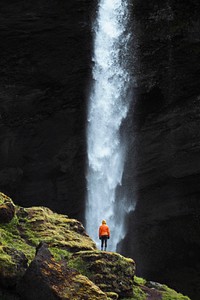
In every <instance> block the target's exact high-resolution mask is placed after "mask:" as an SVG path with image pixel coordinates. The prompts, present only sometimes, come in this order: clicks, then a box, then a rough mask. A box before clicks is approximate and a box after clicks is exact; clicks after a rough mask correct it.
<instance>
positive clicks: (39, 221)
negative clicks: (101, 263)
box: [0, 193, 96, 286]
mask: <svg viewBox="0 0 200 300" xmlns="http://www.w3.org/2000/svg"><path fill="white" fill-rule="evenodd" d="M5 203H11V204H12V206H13V207H14V208H15V209H14V211H15V214H14V216H13V218H12V219H11V220H10V222H9V223H0V265H1V268H0V280H1V282H2V283H4V285H5V286H11V285H12V286H13V285H16V282H17V281H18V279H19V278H20V277H21V276H22V275H23V272H24V270H25V269H26V268H27V266H25V261H26V264H27V261H28V262H29V263H30V262H31V261H32V260H33V258H34V256H35V249H36V247H37V245H38V244H39V243H40V242H41V241H43V242H46V243H47V244H48V246H49V249H50V251H51V252H52V254H53V255H54V256H55V259H57V260H61V259H66V260H67V259H69V257H70V255H71V253H73V252H76V251H80V250H95V249H96V245H95V243H94V242H93V241H92V239H91V238H90V237H89V236H88V235H87V234H86V232H85V229H84V227H83V226H82V224H81V223H80V222H79V221H77V220H75V219H70V218H68V217H67V216H66V215H60V214H57V213H54V212H52V211H51V210H50V209H48V208H46V207H31V208H22V207H18V206H15V205H14V203H13V202H12V200H11V199H10V198H9V197H7V196H5V195H4V194H2V193H0V205H4V204H5ZM22 257H23V259H22ZM20 258H21V259H20Z"/></svg>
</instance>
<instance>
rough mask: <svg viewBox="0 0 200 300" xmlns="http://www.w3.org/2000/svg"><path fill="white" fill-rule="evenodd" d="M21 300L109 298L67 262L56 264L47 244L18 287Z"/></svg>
mask: <svg viewBox="0 0 200 300" xmlns="http://www.w3.org/2000/svg"><path fill="white" fill-rule="evenodd" d="M18 293H19V294H20V295H21V299H22V300H35V299H40V300H46V299H48V300H59V299H60V300H70V299H73V300H84V299H85V300H87V299H90V300H97V299H99V300H106V299H107V296H106V294H105V293H103V292H102V291H101V290H100V288H99V287H97V286H96V285H95V284H94V283H93V282H92V281H90V280H89V279H88V278H87V277H85V276H83V275H81V274H80V273H79V272H78V271H77V270H75V269H72V268H69V267H68V266H67V265H66V263H65V262H56V261H55V260H54V258H53V256H52V254H51V253H50V251H49V250H48V247H47V245H46V244H45V243H41V244H40V245H39V247H38V249H37V252H36V256H35V258H34V260H33V261H32V262H31V264H30V266H29V268H28V269H27V271H26V273H25V275H24V276H23V278H22V280H21V282H20V283H19V285H18Z"/></svg>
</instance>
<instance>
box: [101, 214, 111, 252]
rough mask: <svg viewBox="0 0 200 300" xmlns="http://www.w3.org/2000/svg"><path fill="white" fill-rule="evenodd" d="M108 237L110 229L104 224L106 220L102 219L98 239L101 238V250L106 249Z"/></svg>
mask: <svg viewBox="0 0 200 300" xmlns="http://www.w3.org/2000/svg"><path fill="white" fill-rule="evenodd" d="M109 238H110V229H109V227H108V225H107V224H106V220H103V221H102V224H101V226H100V227H99V239H100V240H101V250H103V247H104V250H105V251H106V248H107V240H108V239H109Z"/></svg>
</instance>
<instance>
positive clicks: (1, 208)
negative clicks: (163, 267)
mask: <svg viewBox="0 0 200 300" xmlns="http://www.w3.org/2000/svg"><path fill="white" fill-rule="evenodd" d="M9 204H10V205H9ZM5 206H7V207H10V210H11V211H13V207H14V216H13V218H12V219H11V220H7V222H5V218H3V217H2V216H3V215H4V213H5V214H6V212H5ZM0 213H1V214H0V298H1V299H4V300H35V299H39V300H46V299H50V300H56V299H57V300H58V299H60V300H72V299H73V300H97V299H98V300H117V299H124V300H125V299H126V300H146V299H148V300H161V299H163V300H164V299H177V300H190V299H189V298H188V297H186V296H183V295H181V294H178V293H177V292H175V291H174V290H171V289H169V288H168V287H167V286H165V285H161V284H159V283H155V282H147V281H146V280H144V279H140V278H137V277H136V276H135V262H134V261H133V260H132V259H131V258H126V257H123V256H122V255H120V254H118V253H112V252H106V251H99V250H97V249H96V245H95V244H94V242H93V241H92V240H91V238H90V237H89V236H88V235H87V234H86V232H85V230H84V227H83V226H82V224H81V223H80V222H79V221H77V220H75V219H69V218H68V217H67V216H66V215H60V214H57V213H54V212H52V211H51V210H50V209H48V208H46V207H30V208H23V207H19V206H16V205H15V204H14V203H13V202H12V200H11V199H10V198H9V197H7V196H6V195H4V194H2V193H0ZM2 220H3V222H2Z"/></svg>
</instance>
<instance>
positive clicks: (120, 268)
mask: <svg viewBox="0 0 200 300" xmlns="http://www.w3.org/2000/svg"><path fill="white" fill-rule="evenodd" d="M71 263H72V265H75V266H76V265H77V264H78V265H81V266H82V270H83V272H85V273H86V274H87V276H88V278H90V279H91V280H92V281H93V282H94V283H95V284H97V285H98V286H99V287H100V288H101V290H102V291H104V292H106V293H108V292H114V293H116V294H117V295H119V296H120V297H124V298H131V297H132V296H133V282H134V274H135V263H134V261H133V260H132V259H130V258H125V257H123V256H121V255H120V254H117V253H111V252H100V251H96V252H95V251H81V252H77V253H75V254H74V255H73V256H72V258H71Z"/></svg>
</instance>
